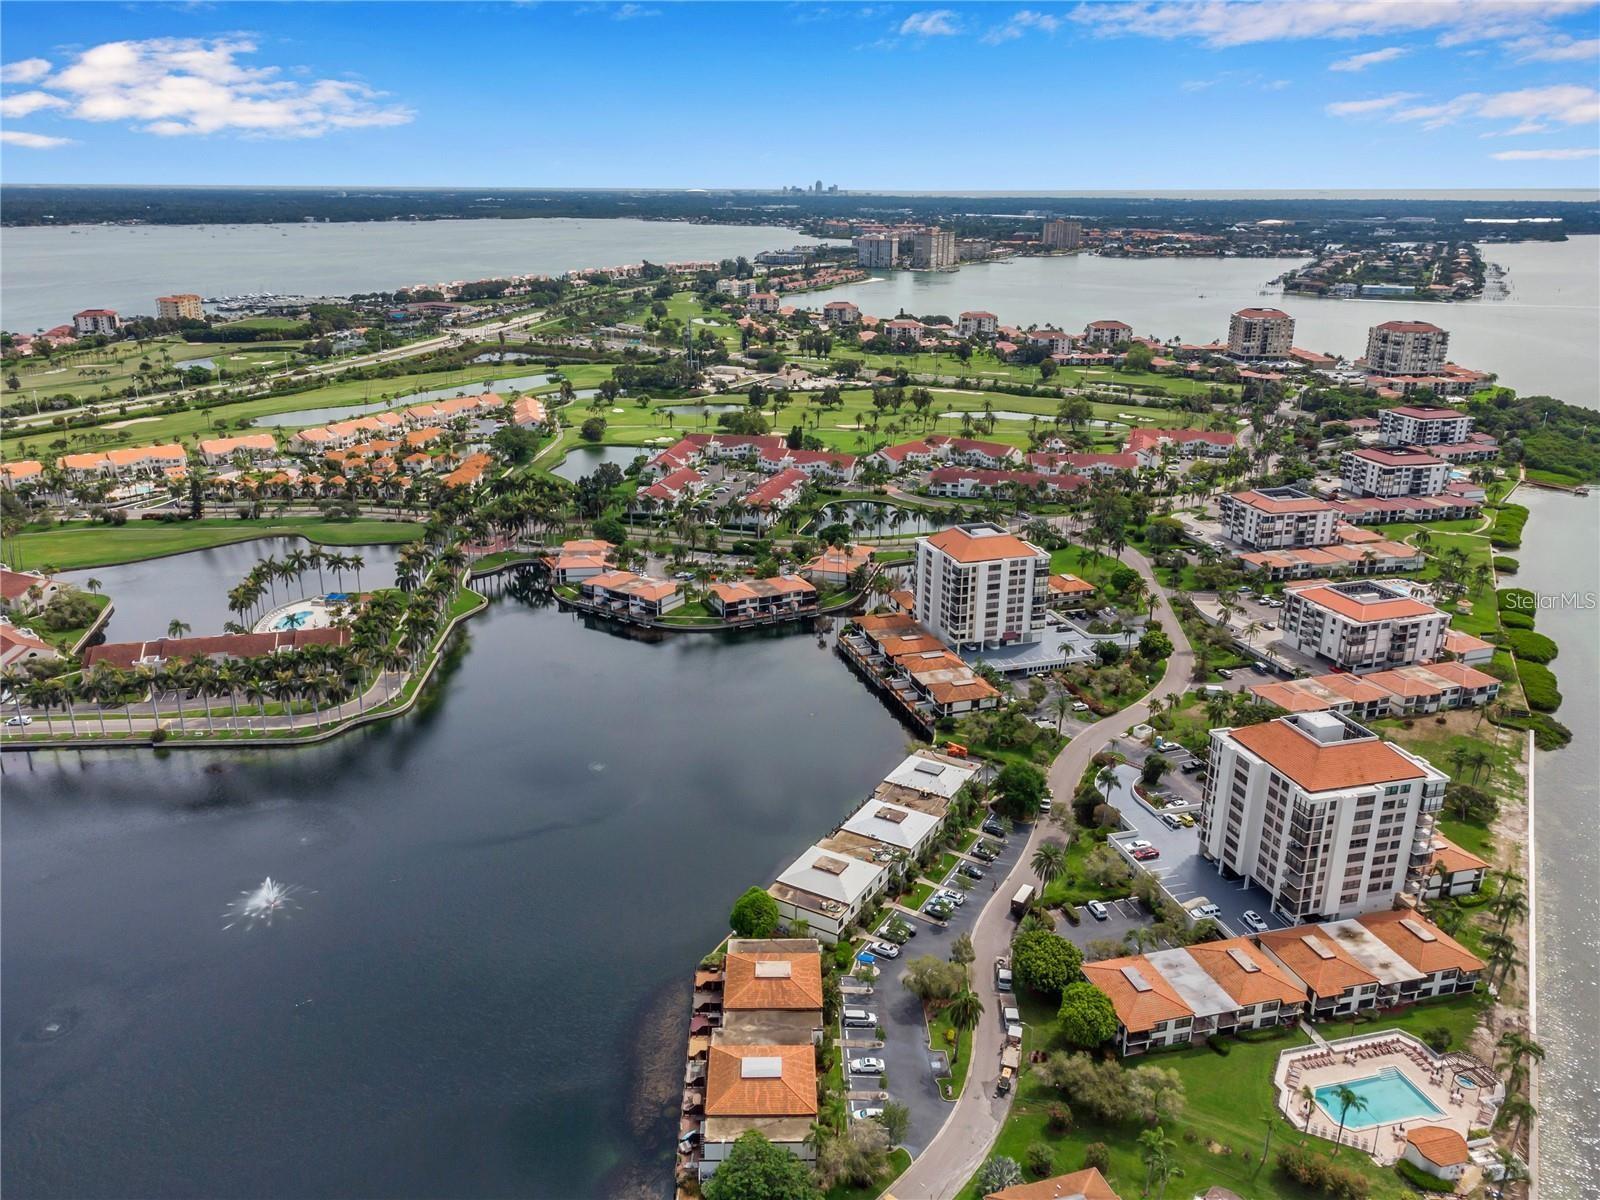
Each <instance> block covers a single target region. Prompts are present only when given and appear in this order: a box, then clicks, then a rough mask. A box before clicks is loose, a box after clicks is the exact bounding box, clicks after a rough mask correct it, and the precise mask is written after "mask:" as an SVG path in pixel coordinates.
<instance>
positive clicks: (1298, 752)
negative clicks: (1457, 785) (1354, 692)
mask: <svg viewBox="0 0 1600 1200" xmlns="http://www.w3.org/2000/svg"><path fill="white" fill-rule="evenodd" d="M1231 736H1232V737H1233V740H1234V741H1236V742H1237V743H1239V745H1241V746H1243V747H1244V748H1245V749H1246V750H1249V751H1250V752H1251V753H1253V754H1255V755H1256V756H1257V757H1258V758H1261V759H1262V760H1263V761H1265V762H1267V763H1269V764H1270V765H1271V766H1273V767H1274V768H1276V769H1277V770H1278V771H1279V772H1280V773H1282V774H1283V775H1286V776H1288V777H1289V778H1290V779H1292V780H1293V781H1294V782H1295V783H1297V784H1299V785H1300V786H1301V787H1302V788H1304V789H1305V790H1306V791H1308V792H1330V791H1335V790H1337V789H1339V788H1351V787H1371V786H1374V785H1376V784H1380V783H1395V782H1397V781H1399V780H1402V779H1420V778H1421V777H1422V775H1423V770H1422V768H1421V767H1419V766H1418V765H1417V764H1416V763H1414V762H1412V761H1411V760H1410V759H1409V758H1407V757H1406V756H1405V755H1403V754H1401V753H1400V751H1398V750H1396V749H1395V748H1394V747H1393V746H1391V745H1389V744H1388V743H1387V742H1380V741H1376V740H1374V741H1358V742H1335V743H1333V744H1331V745H1323V744H1322V743H1320V742H1316V741H1313V740H1312V739H1311V738H1309V737H1307V736H1306V735H1305V734H1303V733H1301V732H1300V731H1299V730H1297V729H1295V728H1294V727H1293V726H1292V725H1289V724H1288V723H1286V721H1285V720H1283V719H1279V720H1276V721H1265V722H1263V723H1262V724H1260V725H1247V726H1245V727H1244V728H1243V729H1235V730H1234V731H1233V733H1232V735H1231Z"/></svg>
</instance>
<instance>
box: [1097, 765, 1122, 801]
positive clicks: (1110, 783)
mask: <svg viewBox="0 0 1600 1200" xmlns="http://www.w3.org/2000/svg"><path fill="white" fill-rule="evenodd" d="M1094 781H1095V783H1096V785H1097V786H1098V787H1099V788H1100V791H1101V793H1102V794H1103V795H1104V796H1105V797H1106V799H1108V800H1109V799H1110V798H1111V789H1112V788H1114V787H1116V786H1117V768H1116V765H1115V764H1114V763H1107V764H1106V765H1105V766H1103V767H1101V768H1100V773H1099V774H1098V775H1096V776H1095V777H1094Z"/></svg>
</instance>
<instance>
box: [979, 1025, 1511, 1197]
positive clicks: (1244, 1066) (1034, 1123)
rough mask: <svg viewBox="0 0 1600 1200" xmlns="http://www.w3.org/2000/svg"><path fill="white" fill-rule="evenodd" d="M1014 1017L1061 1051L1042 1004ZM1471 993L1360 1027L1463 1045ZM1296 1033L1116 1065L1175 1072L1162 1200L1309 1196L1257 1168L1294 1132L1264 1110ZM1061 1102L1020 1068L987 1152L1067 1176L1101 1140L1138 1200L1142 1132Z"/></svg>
mask: <svg viewBox="0 0 1600 1200" xmlns="http://www.w3.org/2000/svg"><path fill="white" fill-rule="evenodd" d="M1021 1000H1022V1008H1023V1018H1024V1021H1026V1022H1028V1026H1027V1028H1028V1034H1029V1036H1028V1047H1027V1048H1030V1049H1031V1048H1035V1047H1046V1048H1049V1049H1051V1051H1052V1052H1053V1053H1054V1052H1057V1051H1058V1050H1060V1049H1061V1047H1060V1046H1059V1045H1058V1044H1053V1043H1056V1042H1057V1038H1056V1036H1055V1031H1054V1030H1053V1028H1052V1024H1053V1017H1052V1015H1051V1013H1050V1012H1049V1009H1048V1007H1046V1006H1044V1005H1042V1004H1041V1003H1039V1002H1038V1001H1037V999H1036V998H1030V997H1028V996H1026V995H1024V996H1022V997H1021ZM1481 1003H1482V1001H1481V1000H1479V999H1478V998H1476V997H1464V998H1461V999H1454V1000H1447V1001H1443V1002H1440V1003H1435V1004H1422V1005H1417V1006H1416V1007H1414V1008H1413V1009H1411V1010H1409V1011H1408V1012H1406V1013H1403V1014H1400V1015H1397V1016H1390V1017H1382V1018H1380V1019H1378V1020H1376V1021H1373V1022H1370V1023H1363V1024H1362V1025H1361V1027H1360V1028H1361V1029H1362V1030H1363V1031H1369V1030H1372V1029H1378V1028H1395V1029H1406V1030H1409V1031H1411V1032H1416V1031H1417V1030H1420V1029H1431V1028H1436V1027H1441V1026H1442V1027H1444V1028H1447V1029H1450V1030H1451V1032H1452V1034H1453V1035H1454V1036H1456V1037H1457V1038H1458V1039H1459V1040H1458V1041H1457V1043H1456V1044H1457V1045H1462V1044H1465V1038H1466V1035H1467V1034H1468V1033H1469V1032H1470V1031H1471V1029H1472V1026H1473V1024H1474V1023H1475V1021H1476V1020H1477V1016H1478V1012H1479V1007H1480V1004H1481ZM1325 1032H1326V1033H1327V1034H1328V1035H1329V1036H1333V1035H1335V1034H1339V1035H1341V1036H1342V1035H1343V1034H1344V1033H1347V1032H1348V1024H1347V1023H1345V1024H1342V1025H1340V1026H1339V1027H1337V1028H1330V1029H1328V1030H1326V1031H1325ZM1306 1041H1307V1039H1306V1036H1305V1035H1304V1034H1303V1033H1301V1032H1300V1031H1299V1030H1298V1029H1294V1028H1290V1029H1279V1030H1271V1031H1261V1032H1257V1033H1252V1034H1247V1035H1244V1036H1243V1037H1238V1038H1230V1039H1228V1047H1229V1053H1228V1054H1227V1055H1226V1056H1222V1055H1218V1054H1216V1053H1215V1052H1213V1051H1211V1050H1210V1049H1208V1048H1206V1047H1204V1046H1202V1047H1198V1048H1194V1049H1188V1050H1181V1051H1173V1052H1168V1053H1162V1054H1153V1055H1146V1056H1144V1057H1142V1058H1138V1059H1130V1060H1127V1061H1126V1062H1125V1064H1124V1065H1125V1066H1126V1067H1128V1068H1129V1069H1133V1068H1137V1067H1141V1066H1155V1067H1163V1068H1168V1069H1171V1070H1174V1071H1176V1072H1177V1073H1178V1074H1179V1076H1180V1077H1181V1078H1182V1080H1183V1084H1184V1094H1185V1096H1186V1098H1187V1106H1186V1108H1185V1111H1184V1113H1183V1115H1182V1116H1181V1117H1179V1118H1178V1119H1177V1120H1176V1121H1172V1122H1169V1123H1167V1125H1166V1126H1165V1129H1166V1132H1167V1134H1168V1136H1169V1137H1171V1138H1173V1139H1174V1140H1175V1141H1176V1142H1177V1148H1176V1149H1175V1151H1174V1152H1173V1157H1174V1159H1175V1160H1176V1162H1177V1164H1178V1165H1179V1166H1180V1167H1181V1168H1182V1169H1183V1172H1184V1175H1183V1178H1182V1179H1181V1180H1178V1179H1176V1178H1175V1179H1174V1181H1173V1183H1172V1185H1171V1187H1170V1188H1169V1191H1168V1195H1169V1196H1172V1197H1178V1196H1190V1195H1199V1194H1201V1193H1203V1192H1204V1191H1205V1190H1206V1189H1207V1188H1209V1187H1212V1186H1218V1185H1220V1186H1222V1187H1227V1188H1231V1189H1232V1190H1234V1191H1236V1192H1238V1193H1239V1194H1240V1195H1242V1196H1249V1197H1251V1198H1252V1200H1311V1193H1308V1192H1306V1191H1305V1190H1303V1189H1301V1188H1300V1187H1298V1186H1296V1185H1295V1184H1293V1183H1291V1182H1290V1181H1288V1180H1287V1179H1285V1178H1284V1177H1282V1176H1281V1175H1279V1174H1278V1173H1277V1171H1276V1169H1275V1168H1274V1167H1273V1165H1272V1164H1271V1163H1270V1162H1269V1163H1268V1164H1267V1165H1265V1166H1261V1167H1259V1169H1258V1161H1259V1159H1260V1155H1261V1150H1262V1145H1263V1142H1264V1139H1265V1137H1266V1132H1267V1128H1268V1126H1269V1125H1270V1127H1271V1129H1272V1131H1273V1135H1272V1136H1273V1146H1274V1148H1276V1147H1278V1146H1281V1145H1283V1144H1284V1141H1285V1139H1288V1140H1291V1141H1296V1142H1298V1141H1299V1140H1300V1139H1301V1138H1302V1136H1303V1135H1302V1134H1301V1133H1300V1131H1299V1129H1298V1128H1297V1127H1295V1126H1292V1125H1290V1123H1289V1122H1287V1121H1286V1120H1284V1119H1283V1117H1282V1116H1281V1115H1280V1114H1278V1113H1277V1110H1276V1108H1275V1106H1274V1104H1273V1095H1272V1082H1271V1080H1272V1070H1273V1067H1274V1065H1275V1062H1276V1059H1277V1056H1278V1054H1279V1052H1280V1051H1282V1050H1284V1049H1286V1048H1288V1047H1292V1046H1298V1045H1303V1044H1305V1043H1306ZM1062 1102H1064V1103H1066V1104H1067V1106H1068V1107H1069V1108H1071V1109H1072V1110H1073V1128H1072V1129H1071V1131H1070V1132H1068V1133H1065V1134H1052V1133H1050V1132H1049V1131H1048V1130H1047V1128H1046V1113H1047V1111H1048V1109H1049V1107H1050V1105H1052V1104H1054V1103H1062ZM1078 1108H1079V1106H1075V1105H1073V1104H1072V1102H1071V1100H1070V1098H1066V1097H1060V1096H1058V1095H1057V1094H1056V1093H1054V1092H1053V1091H1052V1090H1051V1089H1048V1088H1045V1087H1044V1086H1043V1085H1042V1084H1040V1083H1039V1082H1038V1081H1037V1079H1035V1078H1034V1077H1033V1076H1032V1075H1031V1074H1030V1073H1028V1072H1027V1071H1026V1070H1025V1071H1024V1076H1023V1080H1022V1083H1021V1084H1020V1085H1019V1088H1018V1092H1017V1100H1016V1103H1015V1104H1014V1105H1013V1106H1012V1110H1011V1115H1010V1117H1009V1118H1008V1119H1007V1121H1006V1123H1005V1125H1004V1127H1003V1128H1002V1129H1001V1131H1000V1137H999V1139H998V1141H997V1143H996V1145H995V1149H994V1152H993V1153H994V1154H1004V1155H1008V1156H1009V1157H1011V1158H1014V1159H1016V1160H1017V1161H1018V1162H1019V1163H1022V1162H1023V1161H1024V1159H1025V1156H1026V1153H1027V1150H1028V1147H1029V1146H1031V1145H1032V1144H1034V1143H1035V1142H1044V1143H1046V1144H1048V1145H1050V1146H1051V1147H1053V1149H1054V1151H1055V1161H1054V1163H1053V1164H1052V1167H1051V1173H1052V1174H1055V1173H1062V1172H1066V1171H1075V1170H1078V1169H1079V1168H1081V1167H1082V1166H1083V1165H1084V1147H1085V1146H1087V1145H1088V1144H1089V1143H1091V1142H1101V1143H1104V1144H1105V1146H1106V1147H1107V1148H1108V1150H1109V1154H1110V1169H1109V1170H1108V1171H1107V1176H1108V1178H1109V1180H1110V1183H1111V1186H1112V1187H1113V1188H1115V1189H1116V1190H1117V1192H1118V1194H1119V1195H1122V1196H1125V1197H1129V1198H1130V1200H1131V1198H1132V1197H1135V1196H1138V1195H1140V1194H1141V1193H1142V1189H1143V1186H1144V1176H1145V1169H1144V1165H1143V1163H1142V1161H1141V1160H1140V1157H1139V1150H1138V1144H1137V1138H1138V1135H1139V1133H1140V1132H1141V1130H1142V1128H1143V1127H1142V1126H1140V1125H1138V1124H1137V1123H1134V1122H1130V1123H1127V1124H1123V1125H1112V1126H1108V1125H1105V1124H1103V1123H1101V1122H1099V1121H1097V1120H1096V1119H1095V1118H1094V1117H1093V1116H1091V1115H1090V1114H1089V1113H1088V1112H1087V1111H1086V1110H1085V1111H1078ZM1311 1144H1312V1145H1314V1146H1315V1147H1316V1148H1317V1149H1319V1150H1321V1151H1323V1152H1327V1151H1330V1150H1332V1146H1331V1144H1329V1143H1327V1142H1324V1141H1321V1140H1319V1139H1314V1140H1313V1141H1312V1142H1311ZM1339 1160H1340V1161H1341V1162H1342V1163H1344V1164H1345V1165H1346V1166H1350V1167H1354V1168H1355V1169H1357V1170H1359V1171H1360V1172H1361V1173H1362V1174H1363V1175H1365V1176H1366V1177H1367V1178H1368V1179H1370V1180H1371V1183H1372V1196H1373V1197H1374V1198H1376V1200H1399V1198H1400V1197H1404V1196H1407V1195H1409V1194H1410V1193H1409V1192H1408V1191H1407V1189H1406V1188H1405V1187H1404V1185H1403V1184H1402V1183H1401V1182H1400V1180H1399V1178H1398V1177H1397V1176H1396V1175H1395V1174H1394V1173H1393V1172H1392V1171H1387V1170H1383V1169H1381V1168H1378V1167H1375V1166H1373V1165H1372V1163H1371V1160H1370V1159H1368V1158H1366V1157H1365V1156H1364V1155H1361V1154H1359V1153H1356V1152H1354V1151H1350V1150H1346V1151H1343V1152H1341V1153H1340V1155H1339ZM959 1196H960V1198H961V1200H976V1198H977V1189H976V1186H975V1183H974V1182H972V1181H969V1182H968V1184H967V1186H966V1187H965V1188H964V1189H963V1190H962V1191H961V1192H960V1193H959Z"/></svg>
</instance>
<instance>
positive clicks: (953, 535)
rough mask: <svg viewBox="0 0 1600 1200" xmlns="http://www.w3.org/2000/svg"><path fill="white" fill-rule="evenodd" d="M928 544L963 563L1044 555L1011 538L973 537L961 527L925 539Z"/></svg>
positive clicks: (1018, 539) (1014, 537)
mask: <svg viewBox="0 0 1600 1200" xmlns="http://www.w3.org/2000/svg"><path fill="white" fill-rule="evenodd" d="M928 544H929V545H931V546H934V547H936V548H938V549H940V550H943V551H944V552H945V553H946V554H948V555H949V556H950V557H951V558H953V559H955V560H956V561H957V562H963V563H974V562H993V561H994V560H995V559H1000V558H1037V557H1039V556H1040V555H1042V554H1044V551H1042V550H1040V549H1039V548H1038V547H1036V546H1032V545H1030V544H1029V543H1027V542H1025V541H1023V540H1022V539H1021V538H1019V537H1017V536H1015V535H1014V534H1009V533H997V534H990V535H987V536H984V537H973V536H972V535H971V534H970V533H968V532H967V531H966V530H965V529H962V528H961V527H960V526H953V527H951V528H950V529H941V530H940V531H939V532H938V533H936V534H934V535H933V536H932V537H930V538H929V539H928Z"/></svg>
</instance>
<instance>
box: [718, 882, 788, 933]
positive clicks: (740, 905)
mask: <svg viewBox="0 0 1600 1200" xmlns="http://www.w3.org/2000/svg"><path fill="white" fill-rule="evenodd" d="M728 928H730V929H732V930H733V932H734V933H735V934H737V935H738V936H739V937H747V938H764V937H771V936H772V935H773V934H774V933H775V932H776V931H777V928H778V902H777V901H776V900H774V899H773V898H772V897H771V896H769V895H767V893H766V892H764V891H762V890H761V889H760V888H758V887H752V888H749V889H747V890H746V891H745V894H744V895H742V896H740V897H739V899H738V901H737V902H735V904H734V906H733V911H732V912H731V913H730V914H729V915H728Z"/></svg>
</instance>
